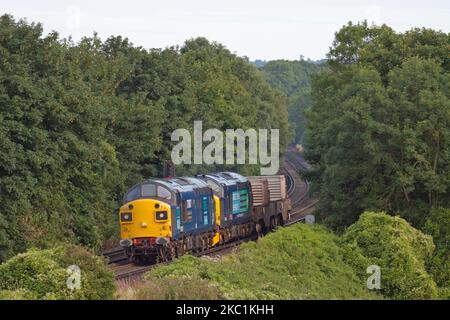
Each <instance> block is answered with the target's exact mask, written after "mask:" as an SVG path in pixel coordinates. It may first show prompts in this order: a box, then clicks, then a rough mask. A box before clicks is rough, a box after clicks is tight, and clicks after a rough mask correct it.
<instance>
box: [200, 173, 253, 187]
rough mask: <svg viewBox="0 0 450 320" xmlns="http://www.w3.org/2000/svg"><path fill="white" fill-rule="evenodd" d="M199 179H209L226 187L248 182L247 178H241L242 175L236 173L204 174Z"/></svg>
mask: <svg viewBox="0 0 450 320" xmlns="http://www.w3.org/2000/svg"><path fill="white" fill-rule="evenodd" d="M197 177H200V178H209V179H211V180H214V181H215V182H217V183H219V184H221V185H226V186H231V185H235V184H236V183H238V182H247V181H248V180H247V178H246V177H244V176H241V175H240V174H238V173H235V172H218V173H212V174H202V175H198V176H197Z"/></svg>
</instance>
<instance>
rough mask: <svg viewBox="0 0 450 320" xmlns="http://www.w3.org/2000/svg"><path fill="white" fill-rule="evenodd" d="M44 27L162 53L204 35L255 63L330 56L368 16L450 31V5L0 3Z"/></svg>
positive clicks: (263, 0)
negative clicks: (346, 29)
mask: <svg viewBox="0 0 450 320" xmlns="http://www.w3.org/2000/svg"><path fill="white" fill-rule="evenodd" d="M4 13H9V14H12V15H13V16H14V17H15V18H16V19H18V18H23V17H25V18H27V20H28V21H29V22H31V21H36V22H42V23H43V24H44V31H45V32H46V33H47V32H49V31H51V30H56V31H58V32H59V33H60V35H61V36H62V37H67V36H69V35H72V37H73V38H74V40H79V39H80V38H81V37H82V36H90V35H92V33H93V32H94V31H97V32H98V34H99V35H100V37H101V38H102V39H106V38H107V37H108V36H110V35H122V36H125V37H128V38H129V39H130V40H131V41H132V42H133V43H134V44H135V45H140V46H143V47H144V48H160V47H166V46H171V45H175V44H182V43H183V42H184V40H186V39H189V38H192V37H197V36H204V37H206V38H208V39H210V40H215V41H218V42H221V43H222V44H224V45H225V46H226V47H227V48H228V49H230V50H231V51H233V52H236V53H237V54H238V55H241V56H242V55H245V56H248V57H249V58H250V59H251V60H254V59H263V60H273V59H298V58H299V56H300V55H301V54H302V55H304V56H305V57H306V58H311V59H313V60H316V59H321V58H324V57H325V54H326V53H327V52H328V48H329V46H330V45H331V42H332V40H333V37H334V32H336V31H337V30H338V29H339V28H340V27H341V26H342V25H344V24H346V23H347V21H349V20H352V21H354V22H356V21H361V20H363V19H367V20H368V21H369V23H370V22H375V23H377V24H381V23H386V24H388V25H389V26H391V27H393V28H394V29H395V30H397V31H404V30H407V29H410V28H411V27H428V28H434V29H440V30H442V31H444V32H449V29H450V1H449V0H446V1H445V0H436V1H433V0H428V1H423V0H397V1H395V0H391V1H388V0H372V1H367V0H361V1H355V0H338V1H331V0H328V1H327V0H309V1H294V0H277V1H267V0H184V1H183V0H159V1H152V0H147V1H144V0H128V1H123V0H122V1H117V0H108V1H106V0H97V1H96V0H89V1H86V0H72V1H66V0H53V1H52V0H40V1H20V0H0V14H4Z"/></svg>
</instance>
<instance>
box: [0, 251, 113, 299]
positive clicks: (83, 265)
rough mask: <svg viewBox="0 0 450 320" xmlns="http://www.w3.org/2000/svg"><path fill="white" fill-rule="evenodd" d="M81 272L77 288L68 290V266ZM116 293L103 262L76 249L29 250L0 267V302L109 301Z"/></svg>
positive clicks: (110, 273) (100, 258) (109, 273)
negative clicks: (16, 300)
mask: <svg viewBox="0 0 450 320" xmlns="http://www.w3.org/2000/svg"><path fill="white" fill-rule="evenodd" d="M72 265H76V266H78V267H79V270H80V286H79V288H78V289H77V288H75V287H73V289H70V288H69V287H68V285H67V279H68V278H69V276H70V275H71V274H69V273H68V272H67V268H68V267H69V266H72ZM115 290H116V286H115V279H114V275H113V273H112V271H110V270H109V269H108V266H107V264H106V262H105V260H104V258H102V257H99V256H96V255H93V253H91V252H89V251H87V250H86V249H84V248H82V247H79V246H73V245H69V246H59V247H55V248H52V249H46V250H39V249H30V250H28V251H27V252H25V253H21V254H19V255H17V256H15V257H13V258H11V259H9V260H8V261H6V262H5V263H3V264H0V299H25V300H28V299H45V300H56V299H89V300H92V299H112V298H113V297H114V293H115Z"/></svg>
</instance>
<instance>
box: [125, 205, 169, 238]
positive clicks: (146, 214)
mask: <svg viewBox="0 0 450 320" xmlns="http://www.w3.org/2000/svg"><path fill="white" fill-rule="evenodd" d="M119 221H120V237H121V239H122V240H125V239H128V240H130V241H131V242H132V246H133V247H150V246H153V245H154V244H155V243H157V242H158V239H165V240H166V241H170V238H171V237H172V229H171V209H170V205H169V204H167V203H165V202H163V201H161V200H156V199H137V200H134V201H130V202H128V203H126V204H124V205H123V206H122V207H121V208H120V211H119ZM130 244H131V243H130Z"/></svg>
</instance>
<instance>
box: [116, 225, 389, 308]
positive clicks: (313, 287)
mask: <svg viewBox="0 0 450 320" xmlns="http://www.w3.org/2000/svg"><path fill="white" fill-rule="evenodd" d="M145 279H146V281H145V282H144V283H141V284H138V285H137V286H134V287H133V286H131V288H130V286H128V287H127V286H126V285H125V286H122V288H120V289H119V291H118V297H119V298H121V299H136V298H137V299H380V298H382V296H381V295H378V294H376V293H374V292H370V291H369V290H368V289H367V288H366V287H365V285H366V284H365V282H362V281H361V280H359V279H358V277H357V275H356V273H355V272H354V270H353V269H352V268H351V267H350V266H349V265H348V264H346V263H345V262H344V260H343V250H342V248H341V246H340V244H339V241H338V237H337V236H335V235H334V234H333V233H332V232H330V231H328V230H327V229H325V228H324V227H322V226H318V225H305V224H296V225H293V226H291V227H288V228H281V229H279V230H278V231H276V232H274V233H271V234H269V235H267V236H266V237H264V238H263V239H261V240H259V241H258V242H251V243H246V244H243V245H242V246H241V247H240V249H239V250H238V251H237V252H234V253H231V254H228V255H226V256H223V257H221V258H215V259H211V258H208V257H204V258H196V257H192V256H184V257H182V258H180V259H178V260H177V261H175V262H174V263H172V264H170V265H167V266H161V267H158V268H155V269H153V270H151V271H150V272H148V273H147V274H146V275H145Z"/></svg>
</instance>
